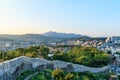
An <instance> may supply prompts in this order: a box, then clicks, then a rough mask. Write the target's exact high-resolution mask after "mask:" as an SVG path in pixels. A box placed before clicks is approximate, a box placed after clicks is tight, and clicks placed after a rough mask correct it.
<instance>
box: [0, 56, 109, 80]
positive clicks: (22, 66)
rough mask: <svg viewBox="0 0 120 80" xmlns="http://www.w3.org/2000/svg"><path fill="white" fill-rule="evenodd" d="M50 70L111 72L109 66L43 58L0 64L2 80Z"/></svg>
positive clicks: (16, 60) (21, 59) (18, 59)
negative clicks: (26, 73) (25, 73)
mask: <svg viewBox="0 0 120 80" xmlns="http://www.w3.org/2000/svg"><path fill="white" fill-rule="evenodd" d="M48 68H49V69H55V68H61V69H62V70H64V71H67V72H85V71H89V72H91V73H103V72H106V71H109V66H105V67H102V68H91V67H86V66H83V65H78V64H73V63H69V62H64V61H60V60H55V61H49V60H45V59H41V58H28V57H24V56H22V57H18V58H15V59H12V60H8V61H5V62H3V63H0V80H15V79H16V77H17V76H18V75H20V73H22V72H23V71H24V70H45V69H48Z"/></svg>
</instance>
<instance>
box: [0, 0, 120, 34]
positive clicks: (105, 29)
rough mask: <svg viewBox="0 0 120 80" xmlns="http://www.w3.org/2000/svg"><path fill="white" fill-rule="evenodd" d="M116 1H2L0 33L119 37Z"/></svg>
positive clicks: (119, 11) (0, 4) (117, 1)
mask: <svg viewBox="0 0 120 80" xmlns="http://www.w3.org/2000/svg"><path fill="white" fill-rule="evenodd" d="M119 3H120V1H119V0H115V1H113V0H100V1H96V0H90V1H89V0H74V1H73V0H36V1H33V0H1V1H0V34H26V33H34V34H41V33H45V32H48V31H56V32H62V33H77V34H82V35H88V36H119V35H120V32H119V30H120V27H119V26H120V24H119V21H120V15H119V14H120V10H119V8H120V5H119Z"/></svg>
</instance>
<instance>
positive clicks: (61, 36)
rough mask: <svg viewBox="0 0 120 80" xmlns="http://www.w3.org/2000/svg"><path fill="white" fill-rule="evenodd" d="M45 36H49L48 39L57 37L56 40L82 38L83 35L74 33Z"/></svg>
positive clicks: (45, 34) (50, 32)
mask: <svg viewBox="0 0 120 80" xmlns="http://www.w3.org/2000/svg"><path fill="white" fill-rule="evenodd" d="M42 35H43V36H47V37H54V38H55V37H56V38H80V37H81V36H82V35H80V34H74V33H70V34H67V33H58V32H52V31H49V32H46V33H43V34H42Z"/></svg>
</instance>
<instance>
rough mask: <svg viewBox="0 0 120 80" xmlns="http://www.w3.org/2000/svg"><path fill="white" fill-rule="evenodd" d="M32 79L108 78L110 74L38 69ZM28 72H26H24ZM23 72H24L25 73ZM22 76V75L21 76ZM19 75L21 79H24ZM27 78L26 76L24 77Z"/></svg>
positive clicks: (82, 79) (73, 79)
mask: <svg viewBox="0 0 120 80" xmlns="http://www.w3.org/2000/svg"><path fill="white" fill-rule="evenodd" d="M38 72H39V74H37V75H34V76H33V77H31V79H30V80H108V79H109V77H110V74H109V73H107V74H92V73H90V72H71V73H70V72H63V70H61V69H55V70H49V69H46V70H44V71H38ZM23 73H26V72H23ZM23 73H22V74H23ZM21 77H22V76H21ZM21 77H20V76H19V80H23V78H21ZM24 79H25V78H24Z"/></svg>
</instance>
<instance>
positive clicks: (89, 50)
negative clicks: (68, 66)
mask: <svg viewBox="0 0 120 80" xmlns="http://www.w3.org/2000/svg"><path fill="white" fill-rule="evenodd" d="M58 59H59V60H63V61H68V62H72V63H77V64H81V65H85V66H89V67H102V66H105V65H107V64H108V62H109V54H107V53H105V52H103V51H100V50H98V49H96V48H93V47H74V48H72V49H70V50H69V51H68V52H67V53H63V52H62V53H56V54H55V55H54V56H53V60H58Z"/></svg>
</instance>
